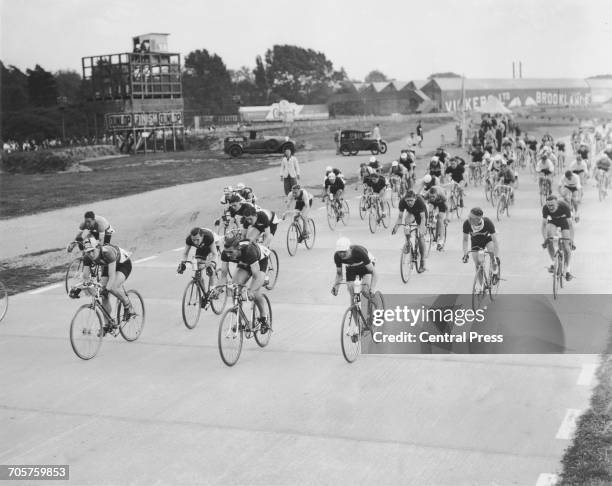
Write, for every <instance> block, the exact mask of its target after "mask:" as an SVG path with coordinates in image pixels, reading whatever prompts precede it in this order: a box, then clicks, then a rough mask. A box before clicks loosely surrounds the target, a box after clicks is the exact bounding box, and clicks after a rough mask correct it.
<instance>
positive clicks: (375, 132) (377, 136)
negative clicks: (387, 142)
mask: <svg viewBox="0 0 612 486" xmlns="http://www.w3.org/2000/svg"><path fill="white" fill-rule="evenodd" d="M372 137H373V138H374V139H375V140H376V144H377V145H378V149H379V150H380V140H381V138H382V137H381V136H380V123H377V124H376V126H375V127H374V130H372Z"/></svg>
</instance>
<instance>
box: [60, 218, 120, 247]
mask: <svg viewBox="0 0 612 486" xmlns="http://www.w3.org/2000/svg"><path fill="white" fill-rule="evenodd" d="M114 232H115V230H114V229H113V228H112V227H111V225H110V223H109V222H108V220H107V219H106V218H105V217H104V216H100V215H98V216H96V214H95V213H94V212H93V211H87V212H86V213H85V219H84V221H83V222H82V223H81V224H80V225H79V231H78V233H77V234H76V236H75V237H74V240H75V241H73V242H72V243H70V244H69V245H68V252H69V253H70V252H71V251H72V250H73V249H74V247H75V245H77V244H78V245H79V249H81V250H82V249H83V248H82V246H83V238H88V237H90V236H93V237H94V238H95V239H96V240H97V241H98V245H102V244H104V245H108V244H109V243H110V240H111V237H112V235H113V233H114ZM101 238H103V239H101Z"/></svg>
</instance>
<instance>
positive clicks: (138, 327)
mask: <svg viewBox="0 0 612 486" xmlns="http://www.w3.org/2000/svg"><path fill="white" fill-rule="evenodd" d="M126 293H127V295H128V298H129V299H130V302H131V303H132V308H133V309H134V314H135V315H134V316H132V317H131V318H130V319H129V320H128V321H124V320H123V316H122V315H121V314H122V313H123V311H124V309H123V303H122V302H121V301H118V303H117V322H118V323H119V332H120V333H121V335H122V336H123V339H125V340H126V341H130V342H131V341H136V339H138V338H139V337H140V335H141V334H142V330H143V328H144V325H145V306H144V301H143V300H142V296H141V295H140V294H139V293H138V291H136V290H134V289H130V290H128V291H127V292H126Z"/></svg>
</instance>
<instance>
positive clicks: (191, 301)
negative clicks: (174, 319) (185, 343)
mask: <svg viewBox="0 0 612 486" xmlns="http://www.w3.org/2000/svg"><path fill="white" fill-rule="evenodd" d="M201 300H202V291H201V290H200V286H199V285H198V284H197V283H196V282H195V281H194V280H192V281H191V282H189V283H188V284H187V287H185V291H184V292H183V308H182V311H183V322H184V323H185V326H186V327H187V329H193V328H194V327H196V325H197V324H198V320H199V319H200V312H201V311H202V306H201V305H200V302H201Z"/></svg>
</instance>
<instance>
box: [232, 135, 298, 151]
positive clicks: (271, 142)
mask: <svg viewBox="0 0 612 486" xmlns="http://www.w3.org/2000/svg"><path fill="white" fill-rule="evenodd" d="M287 149H289V150H291V153H293V152H295V142H294V141H293V140H291V139H289V137H285V136H264V135H262V134H261V133H258V132H257V131H256V130H250V131H249V135H248V137H247V136H244V135H242V134H236V135H234V136H231V137H226V138H225V140H224V142H223V151H224V152H225V153H226V154H229V155H231V156H232V157H240V156H241V155H242V154H282V153H284V152H285V150H287Z"/></svg>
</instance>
